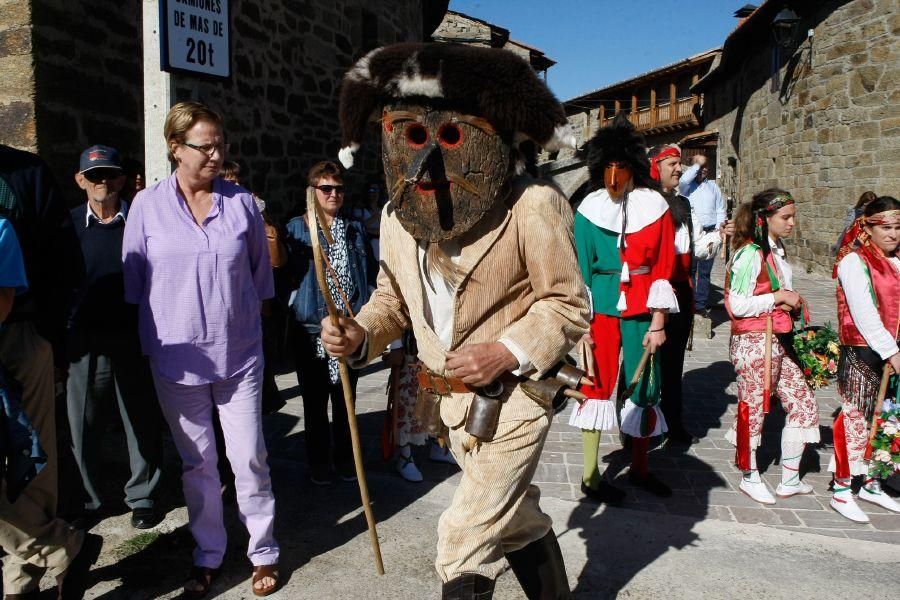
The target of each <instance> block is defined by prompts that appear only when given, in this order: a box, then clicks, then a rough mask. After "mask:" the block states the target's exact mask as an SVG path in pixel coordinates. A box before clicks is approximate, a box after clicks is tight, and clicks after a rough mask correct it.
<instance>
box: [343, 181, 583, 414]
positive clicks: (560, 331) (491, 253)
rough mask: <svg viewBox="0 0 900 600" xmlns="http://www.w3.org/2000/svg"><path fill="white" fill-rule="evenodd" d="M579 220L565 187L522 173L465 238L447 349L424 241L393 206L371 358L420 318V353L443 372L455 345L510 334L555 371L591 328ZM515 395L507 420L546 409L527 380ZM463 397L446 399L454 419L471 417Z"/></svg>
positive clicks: (384, 236)
mask: <svg viewBox="0 0 900 600" xmlns="http://www.w3.org/2000/svg"><path fill="white" fill-rule="evenodd" d="M572 223H573V216H572V210H571V208H570V207H569V204H568V202H567V201H566V199H565V197H564V196H563V195H562V194H561V193H560V192H559V191H558V190H557V189H556V188H555V187H553V186H551V185H549V184H547V183H545V182H542V181H539V180H534V179H527V178H517V179H515V180H514V181H513V183H512V192H511V193H510V195H509V197H508V199H507V201H506V202H505V203H502V204H500V205H498V206H497V207H495V208H494V209H492V210H491V211H490V212H489V213H488V214H486V215H485V216H484V217H483V218H482V219H481V221H479V222H478V223H477V224H476V225H475V226H474V227H473V228H472V229H471V230H470V231H468V232H467V233H466V234H465V235H464V236H463V238H462V239H461V240H460V242H461V245H462V250H461V252H460V256H459V262H458V266H459V267H460V268H461V269H462V270H463V272H464V273H465V275H464V278H463V280H462V282H461V283H460V285H459V287H458V288H457V291H456V295H455V297H454V310H453V326H454V329H453V341H452V343H451V345H450V348H446V347H444V345H443V344H442V342H441V340H440V339H439V338H438V336H437V334H436V333H435V332H434V330H433V329H432V328H431V327H430V326H429V325H428V323H427V322H426V320H425V311H424V302H425V295H424V290H423V288H422V285H423V283H422V278H421V275H420V271H419V264H418V256H419V254H418V242H417V241H416V240H415V239H413V238H412V236H410V235H409V233H407V232H406V230H405V229H404V228H403V226H402V225H401V224H400V222H399V220H398V219H397V216H396V214H394V213H393V212H392V211H391V210H390V208H388V209H387V210H386V211H385V214H384V217H383V218H382V222H381V237H380V239H381V269H380V271H379V273H378V280H377V288H376V290H375V292H374V293H373V294H372V297H371V299H370V300H369V302H368V303H367V304H366V305H365V306H364V307H363V308H362V309H361V310H360V312H359V314H358V315H357V317H356V319H357V321H358V322H359V323H360V324H361V325H362V326H363V327H364V328H365V330H366V333H367V350H368V356H367V357H365V359H364V361H363V362H369V361H371V360H373V359H375V358H377V357H378V356H379V355H380V354H381V352H382V351H383V349H384V348H385V346H387V345H388V344H389V343H390V342H392V341H393V340H395V339H397V338H399V337H400V336H401V334H402V332H403V331H404V330H406V329H409V328H410V327H411V328H412V330H413V333H414V334H415V337H416V342H417V345H418V350H419V359H420V360H421V361H422V362H423V363H424V364H425V365H426V366H427V367H428V368H429V369H430V370H432V371H434V372H436V373H443V371H444V361H445V354H446V352H447V351H448V350H455V349H457V348H460V347H462V346H465V345H467V344H475V343H481V342H496V341H498V340H500V339H501V338H507V339H509V340H512V341H513V342H514V343H515V344H516V345H517V346H518V347H519V348H521V349H522V351H524V352H525V353H526V354H527V355H528V357H529V358H530V359H531V363H532V364H533V365H534V367H535V369H536V370H537V373H536V374H535V376H537V375H539V374H541V373H543V372H545V371H547V370H548V369H550V368H551V367H553V366H554V365H556V363H558V362H559V361H560V360H562V358H563V357H564V356H565V355H566V354H567V353H568V351H569V350H570V349H571V348H572V347H573V346H574V344H575V343H576V342H577V341H578V340H579V339H580V338H581V336H582V335H583V334H585V333H587V331H588V320H589V317H590V312H589V310H590V309H589V305H588V301H587V295H586V292H585V286H584V281H583V280H582V278H581V273H580V272H579V270H578V262H577V260H576V256H575V246H574V238H573V233H572ZM510 392H512V390H510ZM457 396H460V399H463V398H464V397H465V396H466V394H454V399H456V397H457ZM512 396H513V397H512V398H509V400H510V401H508V402H506V406H505V407H504V410H503V411H502V412H501V418H502V419H503V420H515V419H519V418H521V419H529V418H533V417H535V416H536V415H538V414H541V413H542V411H543V410H544V409H542V408H540V407H538V406H537V405H536V404H535V403H534V402H533V401H531V400H530V399H528V398H527V397H526V396H525V395H524V394H523V393H521V391H519V390H518V386H516V393H513V394H512ZM456 404H460V407H459V408H460V410H461V411H462V412H461V413H460V414H456V415H445V412H446V411H445V409H444V407H443V406H442V410H441V413H442V416H444V417H445V418H444V422H445V423H446V424H447V425H448V426H450V427H453V426H454V424H455V423H458V422H459V421H461V419H463V418H465V412H464V410H463V409H464V408H465V407H467V406H468V402H465V403H456ZM462 404H464V405H465V407H463V406H462ZM454 412H458V411H454ZM504 413H505V414H504Z"/></svg>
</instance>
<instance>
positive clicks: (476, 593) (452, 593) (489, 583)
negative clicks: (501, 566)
mask: <svg viewBox="0 0 900 600" xmlns="http://www.w3.org/2000/svg"><path fill="white" fill-rule="evenodd" d="M493 597H494V580H493V579H488V578H487V577H485V576H484V575H476V574H475V573H468V574H466V575H460V576H459V577H455V578H453V579H451V580H450V581H448V582H447V583H445V584H444V585H442V586H441V600H490V599H491V598H493Z"/></svg>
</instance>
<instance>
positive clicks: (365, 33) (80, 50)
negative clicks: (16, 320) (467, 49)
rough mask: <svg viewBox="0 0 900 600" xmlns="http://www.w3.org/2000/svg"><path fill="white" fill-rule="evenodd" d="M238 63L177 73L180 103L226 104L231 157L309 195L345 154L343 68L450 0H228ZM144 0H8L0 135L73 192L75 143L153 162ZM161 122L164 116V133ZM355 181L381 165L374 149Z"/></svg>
mask: <svg viewBox="0 0 900 600" xmlns="http://www.w3.org/2000/svg"><path fill="white" fill-rule="evenodd" d="M230 7H231V26H232V30H231V37H232V48H231V51H232V76H231V77H230V78H228V79H225V80H220V79H211V78H202V77H192V76H187V75H183V74H173V75H172V90H173V102H179V101H182V100H190V99H195V100H201V101H203V102H206V103H208V104H209V105H210V106H212V107H213V108H214V109H216V110H218V111H219V112H221V113H222V114H223V116H224V117H225V133H226V138H227V141H228V142H229V143H230V144H231V156H230V158H233V159H236V160H238V161H239V162H240V163H241V164H242V165H243V167H244V169H245V171H246V172H247V175H248V177H247V179H246V183H247V185H248V187H250V188H251V189H253V190H254V191H256V192H257V193H258V194H259V195H260V196H262V197H264V198H266V199H267V200H268V201H269V202H270V204H271V205H272V206H273V207H274V208H275V209H276V210H279V209H280V211H289V210H291V208H292V207H293V206H294V205H295V204H296V203H298V202H303V198H304V196H303V194H304V189H305V185H306V184H305V173H306V171H307V170H308V169H309V167H310V166H311V165H312V164H313V163H314V162H316V161H318V160H322V159H326V158H328V159H336V157H337V151H338V148H339V145H340V132H339V128H338V117H337V104H338V92H339V87H340V81H341V77H342V76H343V74H344V72H345V71H346V70H347V68H348V67H349V66H350V65H351V64H352V62H353V61H354V60H355V59H357V58H359V57H360V56H361V55H362V54H363V53H364V52H365V51H367V50H369V49H371V48H374V47H377V46H380V45H384V44H389V43H394V42H399V41H420V40H423V39H426V38H427V37H428V36H429V35H430V33H431V32H432V31H433V30H434V28H435V27H436V26H437V25H438V23H440V21H441V19H442V18H443V16H444V12H445V11H446V8H447V0H424V1H422V0H382V1H380V2H366V1H364V0H274V1H270V2H265V3H261V2H257V1H255V0H231V1H230ZM141 14H142V2H141V1H140V0H117V1H113V0H91V1H90V2H71V1H68V0H0V143H4V144H9V145H12V146H16V147H19V148H23V149H27V150H30V151H33V152H37V153H38V154H40V155H41V156H42V157H43V158H44V159H45V160H47V162H48V163H49V164H50V166H51V168H52V169H53V171H54V173H55V174H56V176H57V179H58V180H59V181H60V183H62V184H63V186H64V191H66V192H67V193H68V195H69V196H70V197H71V198H72V200H73V202H74V201H76V200H78V199H79V194H78V193H77V192H78V190H77V188H75V187H74V184H73V183H72V174H73V173H74V171H75V170H76V169H77V164H78V155H79V153H80V151H81V150H82V149H84V148H85V147H87V146H88V145H90V144H95V143H103V144H108V145H112V146H116V147H117V148H119V149H120V150H121V152H122V153H123V155H124V156H126V157H130V158H133V159H135V160H136V161H138V162H143V148H144V144H143V136H144V124H143V89H142V85H143V82H142V43H141V35H142V34H141V32H142V24H141ZM162 126H163V124H162V123H159V124H158V130H159V135H160V136H162ZM367 152H368V154H364V155H363V158H362V167H363V168H361V169H359V170H358V171H356V170H355V171H356V172H355V173H353V174H352V175H351V183H356V184H360V185H361V184H362V183H364V182H363V181H362V180H363V179H364V178H365V177H366V174H365V173H364V171H365V170H366V168H368V169H369V171H370V172H369V173H367V175H368V176H369V177H371V176H373V175H374V174H375V171H376V170H377V168H378V166H377V157H376V149H374V148H368V149H367Z"/></svg>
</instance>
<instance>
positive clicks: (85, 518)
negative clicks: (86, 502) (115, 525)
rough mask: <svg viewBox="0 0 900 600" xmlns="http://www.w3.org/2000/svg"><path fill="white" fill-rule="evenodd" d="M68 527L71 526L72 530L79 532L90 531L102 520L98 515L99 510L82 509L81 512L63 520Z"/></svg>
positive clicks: (99, 514)
mask: <svg viewBox="0 0 900 600" xmlns="http://www.w3.org/2000/svg"><path fill="white" fill-rule="evenodd" d="M63 520H64V521H66V522H67V523H68V524H69V525H71V526H72V528H73V529H78V530H81V531H87V530H89V529H91V528H92V527H93V526H94V525H96V524H97V523H99V522H100V521H102V520H103V516H102V515H101V513H100V509H94V510H89V509H84V510H83V511H82V512H80V513H77V514H74V515H69V516H67V517H65V518H64V519H63Z"/></svg>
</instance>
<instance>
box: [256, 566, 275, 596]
mask: <svg viewBox="0 0 900 600" xmlns="http://www.w3.org/2000/svg"><path fill="white" fill-rule="evenodd" d="M266 577H269V578H271V579H273V580H274V581H275V583H273V584H272V585H269V586H266V587H263V588H258V587H256V584H257V583H259V582H260V581H262V580H263V579H265V578H266ZM250 589H252V590H253V595H254V596H268V595H269V594H271V593H272V592H274V591H275V590H277V589H278V566H277V565H258V566H256V567H253V579H252V581H251V585H250Z"/></svg>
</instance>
